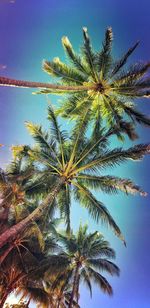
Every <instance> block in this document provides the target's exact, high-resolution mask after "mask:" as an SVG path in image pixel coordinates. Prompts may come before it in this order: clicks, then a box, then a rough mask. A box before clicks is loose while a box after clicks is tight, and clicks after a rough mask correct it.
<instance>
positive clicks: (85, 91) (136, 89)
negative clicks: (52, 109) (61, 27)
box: [0, 28, 150, 139]
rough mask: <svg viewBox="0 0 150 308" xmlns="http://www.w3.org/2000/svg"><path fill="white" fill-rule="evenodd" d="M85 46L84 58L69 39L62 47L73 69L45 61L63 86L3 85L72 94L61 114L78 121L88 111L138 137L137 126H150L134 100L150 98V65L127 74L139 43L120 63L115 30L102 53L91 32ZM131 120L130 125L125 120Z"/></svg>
mask: <svg viewBox="0 0 150 308" xmlns="http://www.w3.org/2000/svg"><path fill="white" fill-rule="evenodd" d="M83 37H84V42H83V46H82V47H81V56H80V55H77V54H76V53H75V51H74V49H73V47H72V45H71V43H70V41H69V39H68V38H67V37H63V38H62V44H63V47H64V49H65V52H66V54H67V56H68V58H69V60H70V66H69V65H66V64H64V63H63V62H61V61H60V59H59V58H58V57H57V58H54V60H53V61H44V64H43V69H44V71H46V72H47V73H48V74H50V75H51V76H53V77H56V78H58V79H59V80H60V82H61V83H60V84H59V83H57V84H49V83H39V82H29V81H19V80H13V79H10V78H5V77H0V85H7V86H17V87H27V88H28V87H31V88H40V89H41V90H40V92H39V93H46V94H48V93H56V94H62V93H68V94H69V97H68V98H67V99H66V100H65V102H64V103H63V107H62V108H60V110H59V112H60V113H61V115H63V116H67V117H68V116H69V117H70V116H72V117H76V116H78V115H82V114H83V109H86V108H87V107H88V109H89V111H90V113H91V117H92V118H94V119H95V118H96V119H99V120H100V119H101V118H104V119H106V121H107V123H108V124H109V125H110V126H112V125H114V124H115V125H116V124H117V126H118V127H119V128H124V131H126V133H127V134H128V136H129V138H131V139H135V138H136V137H137V135H136V133H135V132H134V125H133V124H135V122H138V123H139V124H144V125H148V126H149V125H150V118H148V117H147V116H146V115H144V114H142V113H141V112H140V111H138V110H137V109H136V108H135V106H134V103H133V99H135V98H142V97H149V96H150V78H149V75H148V74H147V72H148V69H149V67H150V63H149V62H148V63H141V62H139V63H135V64H134V65H132V66H130V67H129V68H127V69H126V70H124V66H125V64H126V62H127V60H128V58H129V56H130V55H131V54H132V53H133V52H134V50H135V49H136V47H137V46H138V44H139V42H137V43H135V44H134V45H133V46H132V47H131V48H129V49H128V51H127V52H126V53H125V54H124V55H123V56H122V57H121V58H120V59H119V60H118V61H114V60H113V58H112V54H111V49H112V39H113V34H112V29H111V28H108V29H107V30H106V33H105V39H104V42H103V45H102V49H101V50H100V51H99V52H95V51H94V50H93V48H92V45H91V41H90V38H89V35H88V32H87V28H83ZM126 116H127V118H129V119H130V122H129V121H127V120H125V119H126Z"/></svg>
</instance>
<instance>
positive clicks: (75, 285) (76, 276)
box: [68, 262, 80, 308]
mask: <svg viewBox="0 0 150 308" xmlns="http://www.w3.org/2000/svg"><path fill="white" fill-rule="evenodd" d="M79 268H80V263H79V262H78V263H77V266H76V270H75V274H74V281H73V288H72V292H71V297H70V301H69V305H68V308H72V307H73V301H74V298H75V295H76V290H77V283H78V281H79Z"/></svg>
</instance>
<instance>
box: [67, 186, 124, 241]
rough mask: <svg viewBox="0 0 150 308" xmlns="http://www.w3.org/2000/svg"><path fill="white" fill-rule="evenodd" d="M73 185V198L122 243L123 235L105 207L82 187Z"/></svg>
mask: <svg viewBox="0 0 150 308" xmlns="http://www.w3.org/2000/svg"><path fill="white" fill-rule="evenodd" d="M72 184H73V185H74V187H75V188H74V194H75V198H76V199H77V200H79V201H80V202H81V204H83V206H85V208H87V209H88V211H89V213H90V215H91V216H92V217H93V218H94V219H95V220H96V221H99V220H101V221H102V223H105V224H108V225H109V226H110V227H111V228H112V229H113V230H114V232H115V234H116V235H117V236H118V237H119V238H120V239H121V240H122V241H123V242H124V244H125V240H124V238H123V235H122V233H121V231H120V229H119V227H118V226H117V224H116V223H115V221H114V220H113V218H112V216H111V215H110V213H109V212H108V210H107V209H106V207H105V206H104V205H103V204H102V202H100V201H98V200H97V199H96V198H95V197H94V195H93V194H92V193H91V192H90V191H89V190H88V189H87V188H86V187H85V186H83V185H81V184H79V183H77V182H73V181H72Z"/></svg>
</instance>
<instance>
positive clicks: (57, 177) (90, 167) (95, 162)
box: [0, 107, 150, 247]
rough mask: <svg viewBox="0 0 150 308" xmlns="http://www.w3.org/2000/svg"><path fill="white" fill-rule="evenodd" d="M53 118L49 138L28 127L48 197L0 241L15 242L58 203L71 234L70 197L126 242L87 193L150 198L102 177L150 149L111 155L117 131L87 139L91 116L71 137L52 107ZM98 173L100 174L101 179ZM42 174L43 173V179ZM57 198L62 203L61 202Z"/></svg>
mask: <svg viewBox="0 0 150 308" xmlns="http://www.w3.org/2000/svg"><path fill="white" fill-rule="evenodd" d="M48 118H49V120H50V123H51V126H52V127H51V130H50V135H49V134H48V133H45V132H44V131H43V130H42V128H41V126H39V125H34V124H32V123H26V126H27V128H28V129H29V131H30V133H31V134H32V136H33V137H34V139H35V140H36V145H35V147H33V148H28V149H29V150H28V153H26V155H28V156H29V157H30V158H31V160H32V161H34V162H35V163H37V164H38V166H39V170H40V176H41V182H42V183H43V184H44V185H46V187H47V190H48V193H47V197H45V199H44V201H42V202H41V203H40V205H39V206H38V207H36V208H35V210H34V211H32V212H31V213H30V215H28V216H27V217H25V218H24V219H23V220H21V221H20V222H19V223H17V224H16V225H14V226H12V227H11V228H10V229H9V230H6V232H4V233H3V234H2V235H1V236H0V247H2V246H3V245H4V244H5V243H6V242H7V241H8V240H9V241H11V240H12V239H14V238H16V236H17V234H18V232H22V231H23V230H24V229H25V228H26V227H27V226H28V225H29V223H31V222H33V221H35V220H37V219H39V218H40V217H42V216H43V215H44V213H45V210H46V209H48V208H49V207H50V205H51V204H52V202H53V201H54V199H57V200H58V206H59V208H60V211H61V214H62V215H64V218H65V221H66V225H67V230H68V232H69V231H70V206H71V194H72V193H73V194H74V197H75V198H76V199H77V200H78V201H79V202H80V203H81V204H82V205H83V206H84V207H85V208H87V210H88V211H89V213H90V214H91V216H92V217H93V218H94V219H95V220H97V221H99V219H101V220H102V222H104V223H107V224H109V226H110V227H112V228H113V230H114V231H115V233H116V234H117V235H118V236H119V237H120V238H121V239H122V240H123V241H124V239H123V236H122V234H121V231H120V229H119V227H118V226H117V224H116V223H115V221H114V220H113V218H112V216H111V215H110V213H109V212H108V210H107V208H106V207H105V206H104V205H103V203H102V202H100V201H98V200H97V199H96V197H95V196H94V195H93V194H92V192H91V191H90V190H89V189H88V188H90V189H93V188H94V189H98V190H101V191H104V192H107V193H113V192H114V193H116V192H117V191H119V190H120V191H123V192H125V193H131V194H135V193H140V195H142V196H145V195H146V193H145V192H143V191H142V189H141V188H140V187H138V186H137V185H135V184H134V183H133V182H132V181H131V180H129V179H122V178H119V177H115V176H109V175H106V176H102V174H101V170H103V169H105V168H106V167H109V166H111V167H115V166H116V165H118V164H121V163H123V162H125V161H127V160H128V159H131V160H133V161H136V160H139V159H142V158H143V156H144V155H145V154H148V153H149V152H150V151H149V150H150V147H149V145H136V146H134V147H131V148H129V149H127V150H124V149H122V148H115V149H113V150H110V149H109V148H108V146H107V143H108V141H109V138H110V136H111V135H113V134H115V133H116V130H115V129H111V130H108V131H107V132H104V130H103V129H101V128H100V127H97V126H96V127H95V131H96V132H97V133H94V136H95V137H94V138H93V134H92V135H91V137H90V138H87V136H86V128H87V123H88V111H87V114H85V117H84V119H82V121H81V120H79V121H78V122H77V124H76V126H75V128H74V130H73V132H72V135H71V136H70V138H67V136H66V132H63V131H61V129H60V127H59V124H58V121H57V117H56V115H55V112H54V111H53V109H52V108H51V107H49V111H48ZM97 172H99V175H97ZM42 173H43V174H42ZM56 197H57V198H56Z"/></svg>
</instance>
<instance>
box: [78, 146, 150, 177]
mask: <svg viewBox="0 0 150 308" xmlns="http://www.w3.org/2000/svg"><path fill="white" fill-rule="evenodd" d="M149 153H150V145H149V144H138V145H135V146H134V147H131V148H129V149H127V150H123V149H122V148H117V149H114V150H112V151H107V152H106V153H105V154H103V155H102V156H101V157H97V159H94V160H93V159H92V160H89V162H86V164H85V165H83V166H81V167H79V168H78V169H77V170H76V172H81V171H83V170H93V169H92V168H95V169H99V168H105V167H114V166H116V165H119V164H120V163H123V162H125V161H127V160H128V159H131V160H133V161H139V160H141V159H143V157H144V155H146V154H149Z"/></svg>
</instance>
